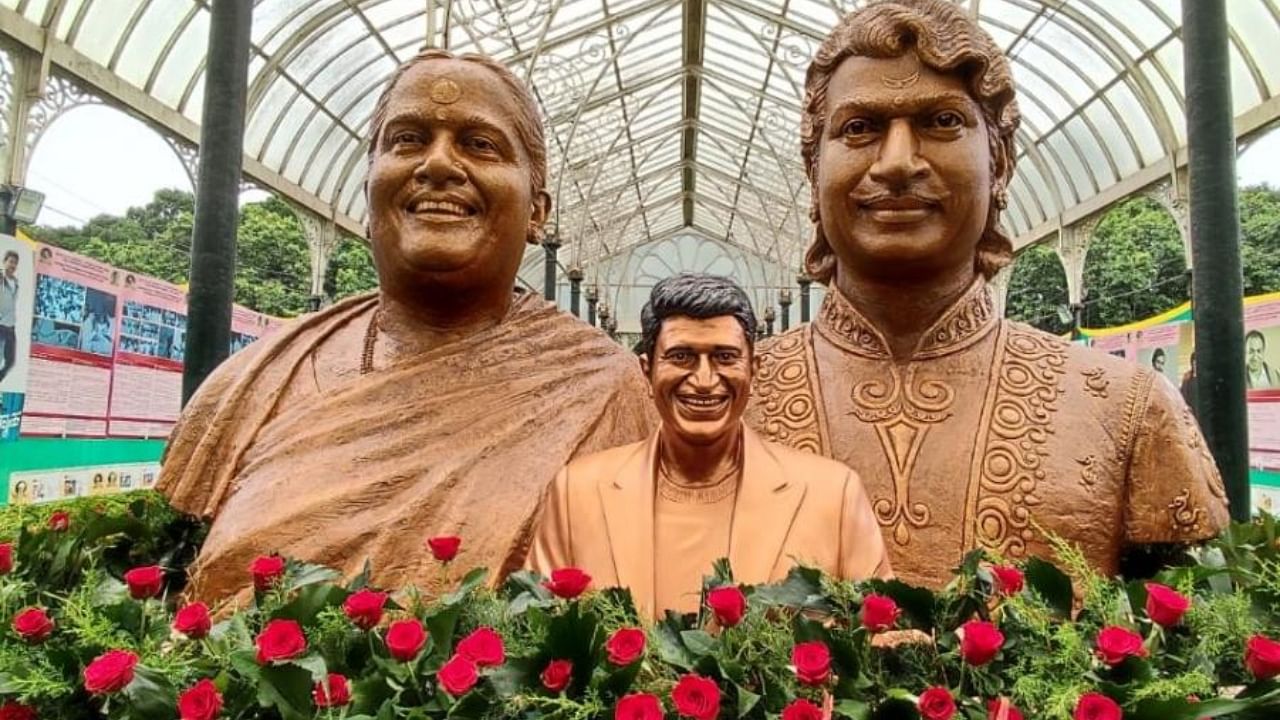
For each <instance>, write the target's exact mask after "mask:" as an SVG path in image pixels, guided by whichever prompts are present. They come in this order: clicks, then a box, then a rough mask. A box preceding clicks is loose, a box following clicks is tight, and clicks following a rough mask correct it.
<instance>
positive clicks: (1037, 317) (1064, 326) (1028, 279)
mask: <svg viewBox="0 0 1280 720" xmlns="http://www.w3.org/2000/svg"><path fill="white" fill-rule="evenodd" d="M1067 303H1068V296H1067V273H1066V271H1065V270H1064V269H1063V267H1062V261H1061V260H1059V259H1058V254H1057V253H1055V252H1054V251H1053V249H1052V248H1050V247H1049V246H1048V245H1033V246H1031V247H1029V248H1027V249H1026V250H1023V251H1022V252H1021V253H1019V254H1018V257H1017V258H1016V259H1015V260H1014V264H1013V275H1012V276H1011V277H1010V278H1009V295H1008V297H1007V299H1006V301H1005V315H1007V316H1008V317H1010V318H1012V319H1014V320H1019V321H1021V322H1025V323H1027V324H1029V325H1034V326H1035V327H1038V328H1040V329H1041V330H1044V331H1045V332H1050V333H1053V334H1055V335H1061V334H1062V333H1065V332H1068V331H1069V330H1071V323H1070V322H1063V321H1062V319H1061V318H1060V317H1059V313H1058V309H1059V308H1060V307H1062V306H1065V305H1067Z"/></svg>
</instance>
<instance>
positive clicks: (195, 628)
mask: <svg viewBox="0 0 1280 720" xmlns="http://www.w3.org/2000/svg"><path fill="white" fill-rule="evenodd" d="M212 627H213V621H212V620H210V619H209V606H208V605H205V604H204V603H202V602H197V603H191V604H190V605H184V606H182V608H181V609H180V610H178V612H176V613H174V616H173V629H174V630H177V631H178V632H180V633H182V634H183V635H186V636H187V637H189V638H191V639H192V640H199V639H200V638H202V637H204V636H205V635H208V634H209V629H210V628H212Z"/></svg>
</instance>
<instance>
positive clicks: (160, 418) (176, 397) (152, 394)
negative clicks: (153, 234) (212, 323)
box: [108, 273, 187, 438]
mask: <svg viewBox="0 0 1280 720" xmlns="http://www.w3.org/2000/svg"><path fill="white" fill-rule="evenodd" d="M120 299H121V303H122V307H121V311H120V333H119V336H120V340H119V343H118V346H117V348H116V365H115V372H114V374H113V376H112V386H111V413H110V415H111V420H110V426H109V428H108V432H109V433H110V434H111V435H113V436H116V437H158V438H163V437H168V435H169V430H171V429H172V428H173V423H174V422H175V421H177V419H178V413H179V412H180V411H181V410H182V357H183V352H184V351H185V348H186V339H187V315H186V312H187V297H186V292H185V291H184V290H183V289H182V288H180V287H178V286H177V285H173V284H170V283H167V282H164V281H163V280H157V279H155V278H151V277H147V276H145V275H135V274H132V273H131V274H127V275H125V278H124V287H123V288H122V289H121V291H120Z"/></svg>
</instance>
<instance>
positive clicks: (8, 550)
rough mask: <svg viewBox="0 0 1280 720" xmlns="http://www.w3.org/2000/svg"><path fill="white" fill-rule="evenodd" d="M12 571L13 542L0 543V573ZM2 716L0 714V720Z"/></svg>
mask: <svg viewBox="0 0 1280 720" xmlns="http://www.w3.org/2000/svg"><path fill="white" fill-rule="evenodd" d="M11 572H13V543H0V575H8V574H9V573H11ZM3 718H4V716H3V715H0V720H3Z"/></svg>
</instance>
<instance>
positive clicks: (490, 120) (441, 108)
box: [368, 60, 547, 285]
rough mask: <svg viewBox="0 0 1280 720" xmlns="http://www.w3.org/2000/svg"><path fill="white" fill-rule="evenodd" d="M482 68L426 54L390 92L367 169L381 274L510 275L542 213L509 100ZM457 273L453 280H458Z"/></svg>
mask: <svg viewBox="0 0 1280 720" xmlns="http://www.w3.org/2000/svg"><path fill="white" fill-rule="evenodd" d="M503 88H504V86H503V84H502V82H501V81H500V80H499V79H498V78H497V77H496V76H495V75H493V74H492V72H490V71H489V70H487V69H485V68H484V67H481V66H478V65H475V64H474V63H467V62H462V61H458V60H428V61H424V62H421V63H419V64H417V65H415V66H413V67H412V68H410V69H409V70H408V71H407V72H406V73H405V74H404V75H403V76H401V78H400V80H399V82H397V83H396V86H395V88H394V89H393V90H392V93H391V95H390V97H389V102H388V104H387V115H386V122H385V123H384V125H383V127H382V131H381V132H380V133H379V136H378V137H377V138H376V139H375V141H376V143H377V145H376V147H375V149H374V152H373V162H372V165H371V166H370V168H369V180H368V183H369V184H368V195H369V216H370V221H369V234H370V236H371V239H372V241H373V254H374V259H375V261H376V262H377V266H378V273H379V277H380V279H381V280H382V281H383V282H384V285H385V283H386V281H387V280H388V276H390V277H391V279H393V280H395V279H397V278H402V277H406V276H407V277H412V278H415V279H418V280H422V279H425V280H427V281H433V280H434V281H447V282H451V283H453V284H462V285H476V284H481V285H483V284H486V283H487V282H490V281H491V282H502V283H510V282H511V280H512V279H513V278H514V276H515V273H516V270H517V268H518V267H519V263H520V259H521V257H522V256H523V252H524V243H525V242H526V240H527V238H528V236H529V232H530V230H531V229H532V228H533V227H534V226H540V225H541V224H542V223H543V221H544V220H545V219H546V207H547V205H546V202H545V194H543V193H538V194H535V193H534V192H533V190H532V189H531V187H530V162H529V157H528V154H527V153H526V151H525V148H524V147H523V146H522V145H521V143H520V141H519V139H518V135H517V134H516V131H515V127H514V124H513V122H512V120H511V118H512V117H514V116H515V114H516V112H517V110H518V109H517V108H516V106H515V101H514V100H513V99H512V98H511V96H510V94H509V93H507V92H505V91H504V89H503ZM458 281H462V282H458Z"/></svg>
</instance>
